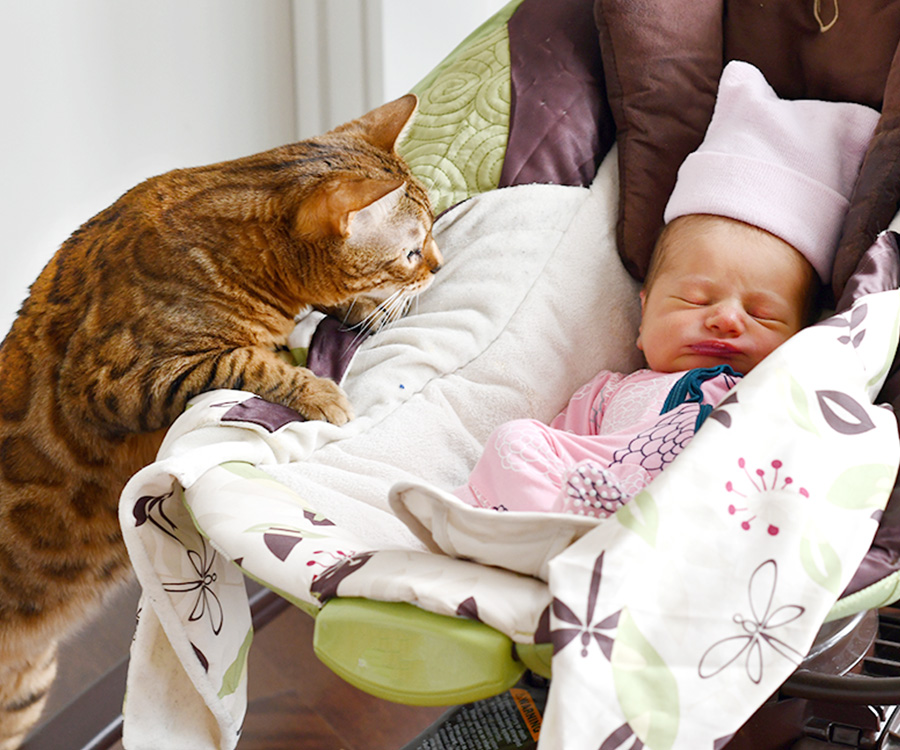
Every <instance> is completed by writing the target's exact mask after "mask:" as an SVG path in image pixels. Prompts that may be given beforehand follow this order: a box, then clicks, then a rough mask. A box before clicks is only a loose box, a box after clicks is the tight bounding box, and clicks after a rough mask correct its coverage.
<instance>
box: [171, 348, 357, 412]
mask: <svg viewBox="0 0 900 750" xmlns="http://www.w3.org/2000/svg"><path fill="white" fill-rule="evenodd" d="M205 369H206V368H197V372H196V378H187V379H186V381H185V387H186V390H187V391H190V392H191V393H190V396H189V397H193V396H195V395H197V393H200V392H203V391H209V390H213V389H215V388H235V389H237V390H244V391H250V392H251V393H255V394H256V395H257V396H260V397H262V398H264V399H266V400H267V401H273V402H275V403H279V404H283V405H284V406H288V407H290V408H291V409H293V410H294V411H296V412H297V413H299V414H300V415H301V416H302V417H305V418H306V419H314V420H323V421H326V422H331V423H332V424H336V425H342V424H345V423H346V422H348V421H349V420H350V419H352V418H353V409H352V407H351V405H350V401H349V399H348V398H347V396H346V394H345V393H344V391H343V389H342V388H341V387H340V386H339V385H338V384H337V383H335V382H334V381H333V380H330V379H328V378H320V377H318V376H317V375H316V374H315V373H313V372H312V371H311V370H308V369H307V368H305V367H296V366H293V365H289V364H287V363H286V362H284V361H283V360H281V359H279V358H278V356H277V355H276V354H275V353H274V352H272V351H269V350H268V349H264V348H262V347H256V346H249V347H240V348H237V349H233V350H230V351H227V352H222V353H220V354H218V355H217V356H216V357H215V358H214V360H213V362H212V363H211V370H210V371H208V372H204V370H205ZM201 379H202V381H203V382H202V383H200V381H201ZM192 380H193V381H194V382H188V381H192ZM198 385H199V386H200V387H198ZM185 400H186V399H185Z"/></svg>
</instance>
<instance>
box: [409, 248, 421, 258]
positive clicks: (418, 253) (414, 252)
mask: <svg viewBox="0 0 900 750" xmlns="http://www.w3.org/2000/svg"><path fill="white" fill-rule="evenodd" d="M415 257H419V258H421V257H422V248H420V247H419V248H416V249H415V250H410V251H409V252H408V253H407V254H406V259H407V260H412V259H413V258H415Z"/></svg>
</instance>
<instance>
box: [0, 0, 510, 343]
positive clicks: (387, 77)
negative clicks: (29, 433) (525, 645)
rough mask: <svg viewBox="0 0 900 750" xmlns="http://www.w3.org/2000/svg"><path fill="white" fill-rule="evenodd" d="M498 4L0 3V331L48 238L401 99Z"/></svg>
mask: <svg viewBox="0 0 900 750" xmlns="http://www.w3.org/2000/svg"><path fill="white" fill-rule="evenodd" d="M504 3H505V0H452V2H447V1H446V0H2V2H0V92H2V96H3V117H2V118H0V236H2V238H3V239H2V241H0V336H2V335H3V334H4V333H5V331H6V330H7V329H8V328H9V326H10V324H11V322H12V319H13V316H14V314H15V312H16V310H17V309H18V307H19V304H20V303H21V301H22V299H24V297H25V294H26V292H27V287H28V285H29V284H30V283H31V282H32V281H33V280H34V278H35V277H36V276H37V274H38V273H39V272H40V269H41V268H42V267H43V266H44V264H45V263H46V262H47V260H49V258H50V257H51V255H52V254H53V252H55V250H56V248H57V247H58V246H59V245H60V243H61V242H62V241H63V240H64V239H65V238H66V237H67V236H68V235H69V234H70V233H71V232H72V231H73V230H74V229H75V228H76V227H78V226H79V225H80V224H82V223H83V222H84V221H86V220H87V219H89V218H90V217H91V216H93V215H94V214H95V213H97V212H98V211H99V210H100V209H102V208H104V207H105V206H107V205H109V204H110V203H112V202H113V201H114V200H115V199H116V198H117V197H118V196H119V195H121V194H122V193H123V192H124V191H125V190H127V189H128V188H130V187H131V186H133V185H135V184H136V183H138V182H140V181H141V180H143V179H144V178H146V177H149V176H151V175H153V174H158V173H160V172H163V171H166V170H168V169H171V168H174V167H179V166H190V165H195V164H204V163H209V162H213V161H219V160H222V159H228V158H234V157H237V156H241V155H244V154H249V153H253V152H255V151H260V150H263V149H266V148H269V147H271V146H275V145H277V144H280V143H286V142H289V141H292V140H295V139H296V138H298V137H307V136H309V135H312V134H314V133H317V132H322V131H324V130H327V129H328V128H330V127H332V126H334V125H336V124H338V123H340V122H343V121H345V120H347V119H351V118H352V117H356V116H357V115H359V114H361V113H362V112H364V111H366V110H368V109H370V108H371V107H374V106H377V105H378V104H381V103H382V102H384V101H387V100H388V99H392V98H395V97H396V96H399V95H401V94H403V93H405V92H406V91H408V90H409V89H410V88H411V87H412V86H413V85H415V83H417V82H418V81H419V80H420V79H421V78H422V77H423V76H424V75H425V74H426V73H427V72H428V71H429V70H430V69H431V68H432V67H434V65H435V64H437V63H438V62H439V61H440V60H441V59H442V58H443V57H444V56H445V55H446V54H447V53H448V52H450V51H451V50H452V49H453V48H454V47H455V46H456V44H457V43H458V42H459V41H461V40H462V39H463V38H464V37H465V36H466V35H467V34H468V33H469V32H470V31H472V30H473V29H474V28H475V27H477V26H478V25H479V24H480V23H481V22H482V21H483V20H484V19H486V18H487V17H488V16H489V15H490V14H491V13H492V12H493V11H494V10H496V9H498V8H500V7H502V5H503V4H504Z"/></svg>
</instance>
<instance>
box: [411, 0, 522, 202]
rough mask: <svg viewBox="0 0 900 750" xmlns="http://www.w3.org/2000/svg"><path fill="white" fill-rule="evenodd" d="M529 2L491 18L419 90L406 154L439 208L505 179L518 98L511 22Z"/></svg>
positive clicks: (514, 0)
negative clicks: (513, 79) (513, 101)
mask: <svg viewBox="0 0 900 750" xmlns="http://www.w3.org/2000/svg"><path fill="white" fill-rule="evenodd" d="M521 2H522V0H512V2H510V3H509V4H508V5H506V6H505V7H504V8H503V9H502V10H500V11H499V12H498V13H496V14H495V15H494V16H492V17H491V18H490V19H488V20H487V21H486V22H485V23H484V24H482V25H481V26H480V27H479V28H478V29H476V30H475V31H474V32H473V33H472V34H470V35H469V36H468V37H467V38H466V39H465V40H464V41H463V42H462V44H460V45H459V46H458V47H457V48H456V49H455V50H454V51H453V52H452V53H451V54H450V55H449V56H448V57H447V58H446V59H445V60H444V61H443V62H442V63H441V64H440V65H438V66H437V67H436V68H435V69H434V70H433V71H432V72H431V73H430V74H429V75H428V76H426V77H425V78H424V79H423V80H422V81H421V82H420V83H419V84H417V85H416V86H415V88H413V93H415V94H416V95H417V96H418V97H419V109H418V111H417V112H416V115H415V118H414V119H413V122H412V125H411V126H410V128H409V130H408V131H407V133H406V135H405V138H404V140H403V142H402V143H401V144H400V146H399V148H398V151H399V152H400V154H401V155H402V156H403V157H404V158H405V159H406V160H407V161H408V162H409V164H410V166H411V168H412V170H413V172H414V173H415V174H416V176H417V177H419V179H421V180H422V182H423V183H424V184H425V186H426V187H427V188H428V192H429V195H430V196H431V201H432V205H433V207H434V210H435V213H440V212H442V211H445V210H446V209H448V208H450V207H451V206H454V205H456V204H457V203H459V202H461V201H463V200H465V199H467V198H469V197H471V196H473V195H477V194H478V193H483V192H485V191H487V190H493V189H494V188H496V187H497V186H498V184H499V182H500V172H501V170H502V168H503V159H504V156H505V154H506V144H507V139H508V136H509V118H510V102H511V93H510V92H511V86H510V59H509V34H508V32H507V21H508V20H509V18H510V16H512V14H513V13H514V12H515V10H516V8H518V6H519V5H520V4H521Z"/></svg>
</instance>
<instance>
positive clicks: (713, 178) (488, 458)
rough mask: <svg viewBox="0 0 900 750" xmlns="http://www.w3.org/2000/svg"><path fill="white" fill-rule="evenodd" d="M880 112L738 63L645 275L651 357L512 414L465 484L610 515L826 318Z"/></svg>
mask: <svg viewBox="0 0 900 750" xmlns="http://www.w3.org/2000/svg"><path fill="white" fill-rule="evenodd" d="M878 117H879V113H878V112H877V111H875V110H873V109H871V108H869V107H865V106H863V105H859V104H851V103H845V102H825V101H818V100H794V101H791V100H783V99H779V98H778V96H777V95H776V94H775V92H774V91H773V90H772V89H771V87H770V86H769V85H768V83H767V82H766V80H765V78H764V77H763V76H762V74H761V73H760V72H759V71H758V70H757V69H756V68H755V67H753V66H752V65H750V64H748V63H744V62H739V61H733V62H731V63H729V64H728V65H727V66H726V67H725V70H724V71H723V74H722V78H721V80H720V82H719V92H718V95H717V99H716V105H715V110H714V112H713V116H712V120H711V122H710V124H709V128H708V129H707V132H706V135H705V137H704V140H703V142H702V144H701V145H700V147H699V148H698V149H697V150H696V151H694V152H693V153H692V154H690V155H689V156H688V157H687V159H685V161H684V163H683V164H682V166H681V168H680V169H679V171H678V177H677V180H676V184H675V187H674V189H673V191H672V195H671V196H670V199H669V202H668V204H667V205H666V210H665V215H664V219H665V222H666V225H665V227H664V229H663V231H662V233H661V234H660V237H659V240H658V241H657V244H656V248H655V249H654V253H653V257H652V260H651V263H650V269H649V271H648V274H647V277H646V279H645V281H644V286H643V289H642V291H641V312H642V317H641V325H640V333H639V336H638V340H637V346H638V348H639V349H640V350H641V351H642V352H643V354H644V357H645V359H646V361H647V365H648V368H647V369H643V370H638V371H637V372H634V373H631V374H623V373H615V372H608V371H603V372H600V373H599V374H598V375H597V376H596V377H594V379H593V380H591V381H590V382H589V383H587V384H586V385H585V386H583V387H582V388H581V389H580V390H578V391H577V392H576V393H575V395H574V396H572V398H571V400H570V401H569V403H568V405H567V406H566V408H565V409H564V410H563V411H562V413H561V414H559V416H557V417H556V418H555V419H554V420H553V421H552V422H551V423H550V424H549V425H546V424H543V423H541V422H538V421H535V420H527V419H522V420H515V421H512V422H508V423H506V424H503V425H501V426H500V427H499V428H498V429H497V430H495V431H494V432H493V433H492V434H491V436H490V438H489V439H488V441H487V445H486V446H485V449H484V453H483V454H482V456H481V458H480V459H479V461H478V463H477V464H476V466H475V468H474V470H473V471H472V473H471V475H470V476H469V479H468V482H467V483H466V484H465V485H463V486H462V487H460V488H458V489H457V490H455V491H454V494H455V495H456V496H457V497H459V498H460V499H462V500H464V501H465V502H467V503H469V504H471V505H474V506H477V507H482V508H494V509H496V510H516V511H555V512H566V513H575V514H579V515H591V516H595V517H601V518H602V517H605V516H607V515H609V514H611V513H613V512H615V511H616V509H617V508H618V507H620V506H621V505H622V504H624V503H625V502H627V501H628V500H629V499H630V498H631V497H633V496H634V495H635V494H637V493H638V492H639V491H640V490H641V489H642V488H643V487H644V486H646V485H647V484H648V483H649V482H650V480H651V479H653V477H655V476H656V475H657V474H658V473H659V472H661V471H662V470H663V469H664V468H665V467H666V466H667V465H668V464H669V463H671V462H672V460H673V459H674V458H675V457H676V456H677V455H678V454H679V453H680V452H681V450H682V449H683V448H684V446H685V445H686V444H687V443H688V442H689V441H690V440H691V438H692V437H693V435H694V434H695V432H696V431H697V429H699V427H700V426H701V424H702V423H703V421H704V419H705V418H706V417H707V415H708V414H709V413H710V412H711V411H712V410H713V408H714V407H715V406H716V405H717V404H718V403H719V402H720V401H722V399H723V398H724V397H725V396H726V394H727V393H728V391H729V390H730V389H731V388H732V386H734V384H735V383H736V382H737V380H738V379H739V378H740V377H741V376H742V375H743V374H746V373H748V372H749V371H750V370H752V369H753V367H755V366H756V365H757V364H759V362H761V361H762V360H763V359H764V358H765V357H766V356H767V355H768V354H769V353H770V352H772V351H773V350H774V349H775V348H776V347H777V346H778V345H779V344H781V343H782V342H784V341H786V340H787V339H788V338H789V337H790V336H792V335H793V334H794V333H796V332H797V331H799V330H800V329H801V328H802V327H803V326H804V325H806V324H807V323H809V322H811V321H812V319H813V318H814V316H815V314H816V300H817V298H818V290H819V288H820V285H821V284H822V283H827V282H828V280H829V278H830V275H831V268H832V264H833V260H834V253H835V250H836V247H837V243H838V240H839V238H840V232H841V227H842V225H843V222H844V218H845V216H846V213H847V209H848V207H849V198H850V194H851V192H852V190H853V187H854V184H855V182H856V177H857V174H858V172H859V167H860V165H861V162H862V158H863V156H864V154H865V152H866V149H867V147H868V143H869V140H870V139H871V136H872V133H873V131H874V129H875V124H876V122H877V120H878Z"/></svg>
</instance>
